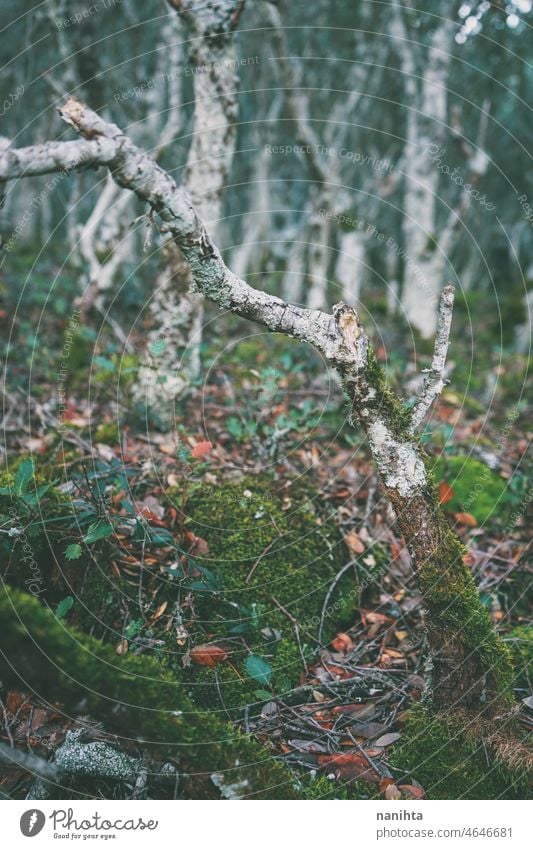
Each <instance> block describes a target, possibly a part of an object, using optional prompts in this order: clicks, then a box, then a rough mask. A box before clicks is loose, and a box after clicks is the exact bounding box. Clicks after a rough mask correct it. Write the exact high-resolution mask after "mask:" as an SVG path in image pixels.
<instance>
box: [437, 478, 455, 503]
mask: <svg viewBox="0 0 533 849" xmlns="http://www.w3.org/2000/svg"><path fill="white" fill-rule="evenodd" d="M454 495H455V493H454V491H453V489H452V487H451V486H450V484H449V483H445V482H444V481H441V482H440V483H439V504H447V503H448V501H451V500H452V498H453V496H454Z"/></svg>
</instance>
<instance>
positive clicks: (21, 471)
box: [15, 457, 35, 495]
mask: <svg viewBox="0 0 533 849" xmlns="http://www.w3.org/2000/svg"><path fill="white" fill-rule="evenodd" d="M34 471H35V470H34V466H33V460H30V458H29V457H27V458H26V459H25V460H23V461H22V463H21V464H20V466H19V467H18V470H17V474H16V476H15V492H16V493H17V495H22V494H23V493H24V492H26V489H27V488H28V484H29V482H30V481H31V479H32V478H33V475H34Z"/></svg>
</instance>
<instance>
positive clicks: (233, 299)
mask: <svg viewBox="0 0 533 849" xmlns="http://www.w3.org/2000/svg"><path fill="white" fill-rule="evenodd" d="M59 112H60V115H61V117H62V118H63V119H64V120H65V121H67V123H69V124H70V125H71V126H72V127H74V129H75V130H76V131H77V132H78V133H79V134H80V135H82V136H84V137H85V138H89V139H90V140H91V141H79V142H52V143H50V144H49V145H46V144H45V145H39V146H38V147H30V148H21V149H20V150H15V151H8V152H6V153H5V154H4V155H3V156H0V180H4V181H6V180H12V179H14V178H17V177H22V176H30V175H34V174H42V173H47V172H49V171H53V170H55V171H63V170H65V169H66V168H76V167H80V165H82V164H83V165H85V164H86V163H87V156H88V155H89V153H90V156H91V163H92V164H93V165H94V164H103V165H108V166H109V168H110V171H111V173H112V175H113V178H114V179H115V180H116V182H117V183H118V184H119V185H120V186H122V187H123V188H127V189H129V190H130V191H133V192H134V193H135V194H136V195H137V197H139V198H140V199H141V200H142V201H144V202H146V203H148V204H149V205H150V206H151V207H152V209H153V210H154V211H155V212H156V213H158V215H159V217H160V219H161V220H162V222H163V226H164V229H166V230H167V231H168V232H169V233H170V234H171V235H172V237H173V238H174V239H175V241H176V244H177V245H178V247H179V248H180V250H181V252H182V254H183V256H184V258H185V260H186V261H187V263H188V264H189V267H190V269H191V273H192V278H193V281H194V286H195V288H196V290H197V291H198V292H200V293H201V294H203V295H204V296H205V297H207V298H209V299H210V300H212V301H214V302H215V303H216V304H218V305H219V306H220V307H222V308H223V309H228V310H231V311H232V312H234V313H235V314H236V315H239V316H241V317H242V318H247V319H250V320H251V321H256V322H258V323H259V324H263V325H265V326H266V327H268V328H269V330H272V331H275V332H278V333H286V334H288V335H289V336H293V337H294V338H296V339H302V340H305V341H308V342H310V343H311V344H313V345H315V346H316V347H317V348H318V349H319V350H320V351H322V353H324V355H325V356H326V357H327V358H328V360H329V361H334V360H336V358H338V357H340V359H341V361H342V359H343V357H346V356H347V354H346V351H345V348H344V344H343V340H342V338H341V337H340V336H339V333H338V330H337V328H336V326H335V322H334V319H333V316H331V315H328V314H327V313H324V312H321V311H320V310H309V309H303V308H300V307H297V306H294V305H291V304H287V303H285V302H284V301H283V300H282V299H281V298H277V297H275V296H274V295H269V294H268V293H266V292H262V291H260V290H258V289H254V288H252V287H251V286H249V285H248V284H247V283H245V282H244V281H243V280H240V279H239V278H238V277H236V276H235V275H234V274H233V273H232V272H231V271H230V270H229V269H228V268H227V266H226V265H225V263H224V262H223V260H222V257H221V256H220V253H219V251H218V249H217V247H216V245H215V244H214V242H213V241H212V239H211V237H210V235H209V234H208V232H207V230H206V228H205V225H204V224H203V222H202V221H201V220H200V218H199V217H198V215H197V213H196V211H195V209H194V207H193V204H192V201H191V198H190V196H189V194H188V193H187V192H186V191H185V190H184V189H183V188H181V187H180V186H178V185H177V184H176V183H175V181H174V180H173V179H172V177H171V176H170V175H169V174H167V172H166V171H164V170H163V169H162V168H161V167H160V166H159V165H157V163H156V162H154V160H153V159H152V158H151V157H150V156H148V154H146V153H144V151H142V150H141V149H140V148H138V147H137V146H136V145H135V144H133V142H132V141H131V140H130V139H129V138H128V137H127V136H125V135H124V133H123V132H122V131H121V130H120V129H119V128H118V127H117V126H116V125H115V124H111V123H108V122H107V121H104V120H103V119H102V118H100V116H99V115H97V114H96V113H95V112H93V111H92V109H89V108H88V107H86V106H84V105H82V104H81V103H80V102H79V101H78V100H76V99H75V98H69V99H68V100H67V102H66V103H65V104H64V106H63V107H62V108H61V109H60V110H59ZM36 151H37V152H38V156H37V157H36Z"/></svg>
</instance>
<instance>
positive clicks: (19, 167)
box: [0, 138, 117, 182]
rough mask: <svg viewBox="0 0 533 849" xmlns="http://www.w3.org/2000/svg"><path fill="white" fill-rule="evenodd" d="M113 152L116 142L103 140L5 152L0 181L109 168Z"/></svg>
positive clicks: (68, 142) (50, 143)
mask: <svg viewBox="0 0 533 849" xmlns="http://www.w3.org/2000/svg"><path fill="white" fill-rule="evenodd" d="M116 153H117V145H116V143H114V142H113V141H112V140H111V139H106V138H98V139H91V138H89V139H87V140H86V139H80V140H78V141H67V142H47V143H46V144H35V145H31V146H30V147H23V148H20V149H19V150H10V149H8V150H6V151H4V152H3V153H2V155H1V156H0V182H4V181H7V180H15V179H17V178H18V177H36V176H38V175H39V174H52V173H55V172H57V171H73V170H75V169H78V168H81V167H82V166H88V165H109V164H110V162H112V160H113V159H114V158H115V156H116Z"/></svg>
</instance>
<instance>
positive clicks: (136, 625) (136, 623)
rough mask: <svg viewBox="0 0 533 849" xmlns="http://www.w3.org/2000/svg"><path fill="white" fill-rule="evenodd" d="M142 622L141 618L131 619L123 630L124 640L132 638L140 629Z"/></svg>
mask: <svg viewBox="0 0 533 849" xmlns="http://www.w3.org/2000/svg"><path fill="white" fill-rule="evenodd" d="M143 624H144V623H143V620H142V619H133V620H132V621H131V622H130V623H129V624H128V625H127V627H126V628H125V630H124V638H125V639H126V640H133V638H134V637H136V636H137V634H139V633H140V631H141V630H142V626H143Z"/></svg>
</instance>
